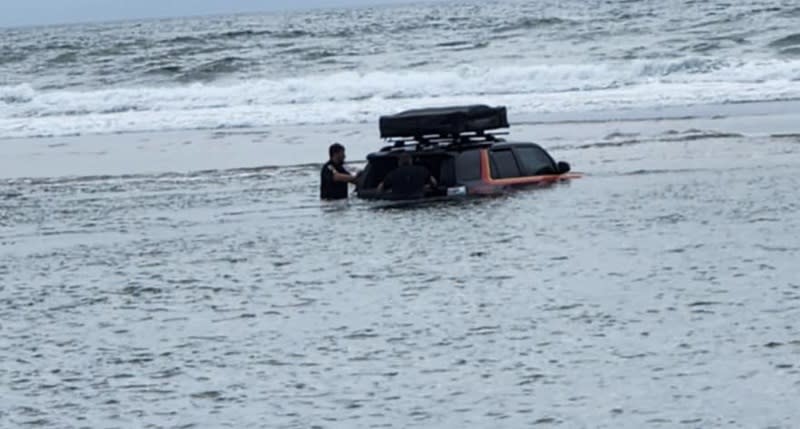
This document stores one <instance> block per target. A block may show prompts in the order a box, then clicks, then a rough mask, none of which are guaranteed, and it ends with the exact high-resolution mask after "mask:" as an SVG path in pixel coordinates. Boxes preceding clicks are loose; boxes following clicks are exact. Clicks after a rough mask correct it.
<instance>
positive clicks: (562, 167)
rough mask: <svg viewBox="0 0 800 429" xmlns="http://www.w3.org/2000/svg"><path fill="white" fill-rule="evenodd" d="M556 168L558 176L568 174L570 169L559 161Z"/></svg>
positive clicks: (565, 163)
mask: <svg viewBox="0 0 800 429" xmlns="http://www.w3.org/2000/svg"><path fill="white" fill-rule="evenodd" d="M557 167H558V174H567V173H569V170H570V169H571V168H572V167H570V166H569V163H568V162H564V161H559V162H558V165H557Z"/></svg>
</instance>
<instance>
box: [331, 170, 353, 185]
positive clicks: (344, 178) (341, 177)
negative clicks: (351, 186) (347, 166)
mask: <svg viewBox="0 0 800 429" xmlns="http://www.w3.org/2000/svg"><path fill="white" fill-rule="evenodd" d="M333 181H334V182H347V183H354V182H355V181H356V176H353V175H350V174H344V173H339V172H336V173H333Z"/></svg>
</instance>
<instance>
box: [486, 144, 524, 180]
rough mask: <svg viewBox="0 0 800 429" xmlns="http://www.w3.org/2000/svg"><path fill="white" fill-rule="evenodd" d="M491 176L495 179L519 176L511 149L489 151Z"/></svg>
mask: <svg viewBox="0 0 800 429" xmlns="http://www.w3.org/2000/svg"><path fill="white" fill-rule="evenodd" d="M490 155H491V160H492V177H493V178H495V179H507V178H509V177H519V176H521V174H520V170H519V166H518V165H517V161H516V160H515V159H514V153H513V152H511V149H503V150H497V151H491V152H490Z"/></svg>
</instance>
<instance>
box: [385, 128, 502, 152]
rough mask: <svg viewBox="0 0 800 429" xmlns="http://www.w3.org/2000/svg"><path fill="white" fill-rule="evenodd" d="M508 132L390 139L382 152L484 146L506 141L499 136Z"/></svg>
mask: <svg viewBox="0 0 800 429" xmlns="http://www.w3.org/2000/svg"><path fill="white" fill-rule="evenodd" d="M507 134H508V132H497V133H491V134H487V133H483V132H469V133H464V134H461V135H457V136H447V135H425V136H418V137H411V138H405V139H388V142H389V143H391V145H390V146H384V147H383V148H382V149H381V152H389V151H392V150H400V149H407V148H414V149H417V150H426V149H451V148H453V147H460V148H463V147H467V146H484V145H488V144H492V143H497V142H502V141H505V140H504V139H502V138H498V137H497V136H501V135H507Z"/></svg>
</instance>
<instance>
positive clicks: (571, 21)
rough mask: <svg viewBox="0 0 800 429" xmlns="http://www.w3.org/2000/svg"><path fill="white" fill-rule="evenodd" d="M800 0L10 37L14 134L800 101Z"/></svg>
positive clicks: (260, 20)
mask: <svg viewBox="0 0 800 429" xmlns="http://www.w3.org/2000/svg"><path fill="white" fill-rule="evenodd" d="M799 17H800V9H799V8H798V5H797V2H795V1H792V0H784V1H778V0H770V1H751V2H725V1H718V0H716V1H665V2H655V1H641V2H639V1H637V2H628V1H605V0H604V1H597V0H591V1H577V0H571V1H550V0H545V1H537V2H517V1H501V2H497V1H489V2H473V3H468V2H467V3H465V2H445V3H435V4H432V5H413V6H400V7H380V8H363V9H343V10H335V9H334V10H323V11H312V12H295V13H285V14H269V15H254V16H232V17H213V18H184V19H167V20H158V21H142V22H121V23H111V24H91V25H69V26H60V27H47V28H19V29H4V30H0V136H5V137H26V136H51V135H52V136H61V135H75V134H86V133H116V132H137V131H163V130H176V129H177V130H182V129H216V128H248V127H263V126H271V125H277V124H284V125H285V124H331V123H351V122H370V123H372V122H374V121H375V119H376V118H377V117H378V115H380V114H384V113H387V112H393V111H397V110H400V109H405V108H409V107H417V106H428V105H442V104H453V103H474V102H482V103H483V102H485V103H492V104H505V105H507V106H509V108H510V110H511V113H512V115H523V114H527V113H542V112H574V111H577V112H583V111H607V110H619V109H639V108H652V107H663V106H686V105H697V104H709V103H714V104H719V103H742V102H753V101H769V100H787V99H797V98H800V32H798V30H797V25H796V24H797V19H798V18H799Z"/></svg>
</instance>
